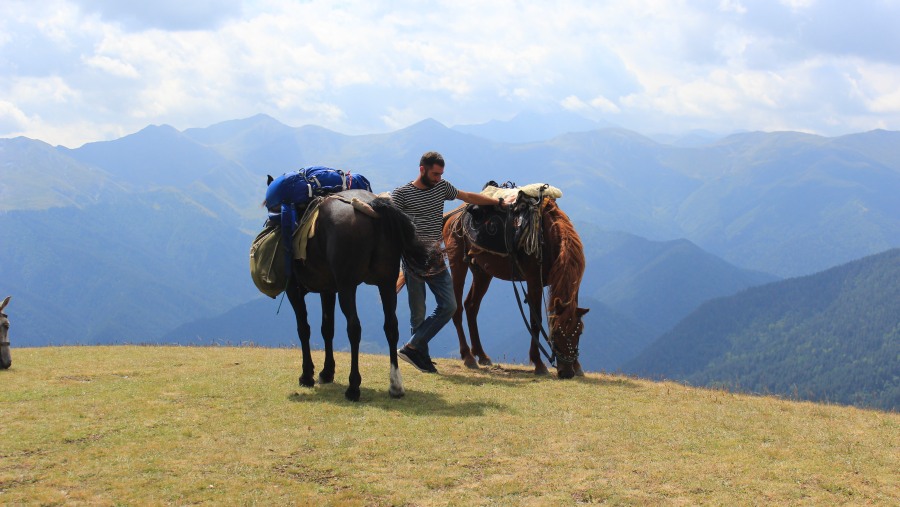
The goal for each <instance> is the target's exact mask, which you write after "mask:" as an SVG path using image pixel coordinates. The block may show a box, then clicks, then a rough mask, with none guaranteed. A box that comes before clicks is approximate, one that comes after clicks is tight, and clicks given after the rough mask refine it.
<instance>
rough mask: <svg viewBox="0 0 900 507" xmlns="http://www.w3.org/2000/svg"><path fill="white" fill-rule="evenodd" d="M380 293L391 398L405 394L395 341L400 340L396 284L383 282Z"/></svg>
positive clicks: (379, 288) (379, 287) (379, 289)
mask: <svg viewBox="0 0 900 507" xmlns="http://www.w3.org/2000/svg"><path fill="white" fill-rule="evenodd" d="M378 293H379V294H380V295H381V305H382V308H383V309H384V336H385V337H386V338H387V342H388V350H389V351H390V357H391V377H390V378H391V387H390V389H389V391H388V392H389V393H390V395H391V398H402V397H403V395H404V394H406V390H405V389H403V377H402V376H401V375H400V367H399V366H398V364H397V343H398V342H399V341H400V327H399V323H398V322H397V291H396V285H393V284H385V285H379V286H378Z"/></svg>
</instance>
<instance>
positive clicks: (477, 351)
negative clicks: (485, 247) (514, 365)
mask: <svg viewBox="0 0 900 507" xmlns="http://www.w3.org/2000/svg"><path fill="white" fill-rule="evenodd" d="M492 279H493V277H491V276H490V275H488V274H487V273H485V272H483V271H481V270H479V269H473V270H472V287H470V288H469V294H468V295H466V302H465V307H466V322H467V323H468V324H469V339H471V340H472V353H473V354H474V355H476V356H478V357H479V360H478V364H480V365H482V366H490V365H492V364H494V363H493V362H492V361H491V358H490V357H488V355H487V353H486V352H485V351H484V348H482V346H481V335H480V334H479V333H478V310H479V309H480V308H481V300H482V299H484V295H485V294H487V290H488V287H490V285H491V280H492Z"/></svg>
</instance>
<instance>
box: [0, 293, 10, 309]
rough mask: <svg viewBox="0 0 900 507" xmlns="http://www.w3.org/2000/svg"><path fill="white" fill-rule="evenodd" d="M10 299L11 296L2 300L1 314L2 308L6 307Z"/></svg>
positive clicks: (0, 304) (0, 305)
mask: <svg viewBox="0 0 900 507" xmlns="http://www.w3.org/2000/svg"><path fill="white" fill-rule="evenodd" d="M11 298H12V296H6V299H4V300H3V302H2V303H0V312H2V311H3V309H4V308H6V305H8V304H9V300H10V299H11Z"/></svg>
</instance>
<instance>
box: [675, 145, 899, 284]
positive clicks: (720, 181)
mask: <svg viewBox="0 0 900 507" xmlns="http://www.w3.org/2000/svg"><path fill="white" fill-rule="evenodd" d="M874 137H884V136H882V135H881V134H880V133H876V134H875V135H874ZM897 146H898V148H896V149H897V150H900V145H897ZM703 153H704V155H706V156H707V158H706V159H705V163H704V164H702V165H701V164H695V165H693V168H694V170H695V171H697V173H698V174H699V175H701V178H703V179H704V180H705V181H704V183H703V185H702V186H701V187H700V188H698V189H697V190H696V191H695V192H693V193H692V194H691V195H690V196H689V197H687V198H686V199H685V200H684V201H683V202H682V204H681V206H680V208H679V209H678V212H677V215H676V216H677V221H678V222H679V225H680V227H681V230H682V231H683V233H684V236H685V237H687V238H690V239H691V240H692V241H695V242H696V243H697V244H699V245H701V246H703V247H704V248H705V249H708V250H710V251H712V252H714V253H717V254H719V255H721V256H722V257H723V258H725V259H726V260H728V261H730V262H732V263H735V264H738V265H741V266H744V267H748V268H752V269H757V270H762V271H769V272H773V273H775V274H779V275H782V276H790V275H796V274H808V273H810V272H813V271H818V270H822V269H825V268H827V267H830V266H833V265H835V264H838V263H840V262H846V261H849V260H852V259H856V258H859V257H862V256H865V255H868V254H871V253H874V252H878V251H883V250H885V249H887V248H890V247H894V246H898V241H900V199H897V198H896V196H897V195H900V170H898V169H900V168H898V167H890V166H887V165H884V164H883V163H882V162H880V161H879V160H877V159H876V158H873V157H869V156H867V155H866V154H863V153H860V152H858V151H855V150H850V149H847V148H846V147H844V146H842V139H841V138H837V139H834V140H832V139H828V138H822V137H819V136H812V135H808V134H799V133H774V134H763V133H753V134H743V135H738V136H732V137H729V138H727V139H725V140H723V141H722V142H720V143H718V144H716V145H714V146H713V147H711V148H710V149H709V150H704V151H703ZM696 158H697V159H698V160H699V159H700V157H696ZM880 159H881V160H884V161H889V157H887V156H884V155H883V156H880ZM683 170H687V168H684V169H683Z"/></svg>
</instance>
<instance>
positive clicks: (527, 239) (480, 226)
mask: <svg viewBox="0 0 900 507" xmlns="http://www.w3.org/2000/svg"><path fill="white" fill-rule="evenodd" d="M481 193H482V194H484V195H488V196H490V197H495V196H503V197H504V201H506V200H510V201H513V202H514V203H515V204H511V205H510V207H509V209H508V210H504V209H502V208H500V207H499V206H479V205H477V204H469V205H467V206H466V207H465V209H464V211H463V214H462V216H461V217H460V226H459V227H460V229H461V230H462V233H463V234H465V236H466V239H468V240H469V242H471V243H472V244H473V245H475V246H476V247H477V248H478V249H480V250H483V251H488V252H490V253H494V254H498V255H504V256H505V255H509V254H511V253H513V252H515V251H517V250H522V251H524V253H525V254H526V255H538V254H539V252H538V249H539V248H540V246H539V234H540V224H541V208H542V202H543V200H544V199H545V198H553V199H555V198H556V197H561V196H562V192H561V191H560V190H559V189H556V188H554V187H551V186H550V185H546V184H540V183H536V184H531V185H527V186H526V187H516V186H515V183H512V182H506V183H504V184H503V185H497V183H495V182H493V181H489V182H488V183H487V184H485V186H484V189H483V190H482V191H481Z"/></svg>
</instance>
